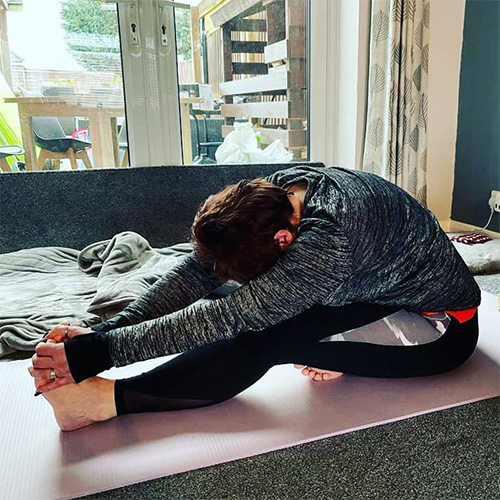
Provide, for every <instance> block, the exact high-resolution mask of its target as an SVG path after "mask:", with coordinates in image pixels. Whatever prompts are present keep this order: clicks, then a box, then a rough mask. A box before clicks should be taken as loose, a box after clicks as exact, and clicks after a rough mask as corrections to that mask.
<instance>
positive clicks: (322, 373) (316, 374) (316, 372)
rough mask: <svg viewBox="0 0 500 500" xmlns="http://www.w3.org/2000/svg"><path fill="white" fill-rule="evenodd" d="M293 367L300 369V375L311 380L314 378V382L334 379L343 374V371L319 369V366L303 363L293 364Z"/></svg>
mask: <svg viewBox="0 0 500 500" xmlns="http://www.w3.org/2000/svg"><path fill="white" fill-rule="evenodd" d="M293 367H294V368H297V370H301V373H302V375H304V376H305V377H309V378H310V379H311V380H314V381H316V382H323V381H326V380H334V379H336V378H339V377H342V375H344V374H343V373H340V372H332V371H329V370H320V369H319V368H311V367H310V366H304V365H293Z"/></svg>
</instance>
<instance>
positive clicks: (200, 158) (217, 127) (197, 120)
mask: <svg viewBox="0 0 500 500" xmlns="http://www.w3.org/2000/svg"><path fill="white" fill-rule="evenodd" d="M190 114H191V116H192V117H193V118H194V126H195V132H196V133H195V134H194V139H195V146H196V157H195V158H194V160H193V165H203V164H207V165H212V164H214V163H217V162H216V161H215V150H216V149H217V148H218V147H219V146H220V145H221V144H222V124H223V122H224V121H223V120H222V119H216V118H215V119H214V118H209V117H210V116H214V115H215V116H220V111H205V110H202V109H191V110H190ZM202 150H204V151H202Z"/></svg>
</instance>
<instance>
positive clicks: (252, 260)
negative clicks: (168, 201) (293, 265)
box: [191, 179, 293, 283]
mask: <svg viewBox="0 0 500 500" xmlns="http://www.w3.org/2000/svg"><path fill="white" fill-rule="evenodd" d="M292 214H293V206H292V204H291V203H290V201H289V199H288V193H287V191H286V190H285V189H283V188H280V187H278V186H275V185H274V184H271V183H270V182H267V181H265V180H263V179H254V180H243V181H240V182H238V184H232V185H230V186H226V187H225V188H224V189H222V190H221V191H220V192H218V193H216V194H214V195H212V196H210V197H209V198H208V199H207V200H206V201H205V203H204V204H203V205H202V206H201V207H200V208H199V209H198V212H197V214H196V217H195V219H194V223H193V226H192V229H191V242H192V243H193V246H194V249H195V252H196V253H197V255H198V257H199V258H200V259H201V261H202V262H203V263H204V264H205V265H207V266H211V267H213V269H214V270H215V273H216V275H217V276H218V277H220V278H222V279H231V280H234V281H237V282H239V283H246V282H248V281H250V280H251V279H253V278H255V277H256V276H258V275H259V274H261V273H262V272H264V271H266V270H267V269H269V268H270V267H271V266H272V265H273V264H274V263H275V262H276V260H277V259H278V257H279V255H280V249H279V246H278V245H277V244H276V242H275V241H274V235H275V234H276V232H277V231H279V230H280V229H289V230H291V231H293V226H292V225H291V224H290V217H291V216H292Z"/></svg>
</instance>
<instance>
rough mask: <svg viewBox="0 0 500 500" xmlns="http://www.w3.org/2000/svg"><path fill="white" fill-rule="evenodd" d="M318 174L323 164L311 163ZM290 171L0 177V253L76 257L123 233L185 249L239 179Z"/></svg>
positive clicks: (258, 168) (171, 169)
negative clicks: (208, 202) (59, 251)
mask: <svg viewBox="0 0 500 500" xmlns="http://www.w3.org/2000/svg"><path fill="white" fill-rule="evenodd" d="M309 165H314V166H324V165H323V164H321V163H309ZM290 166H292V165H291V164H272V165H270V164H268V165H231V166H212V165H210V166H202V165H200V166H186V167H183V166H164V167H141V168H128V169H102V170H93V171H89V170H77V171H62V172H60V171H57V172H55V171H44V172H26V173H12V174H11V173H7V174H2V175H0V221H1V224H0V253H6V252H13V251H16V250H20V249H23V248H35V247H43V246H63V247H69V248H76V249H81V248H83V247H84V246H86V245H88V244H90V243H93V242H95V241H101V240H104V239H107V238H111V237H112V236H113V235H114V234H117V233H119V232H121V231H134V232H136V233H139V234H141V235H142V236H144V237H145V238H146V239H147V240H148V241H149V242H150V244H151V245H152V246H153V247H156V248H159V247H165V246H169V245H173V244H175V243H180V242H184V241H187V239H188V236H189V229H190V226H191V223H192V221H193V217H194V214H195V212H196V209H197V207H198V205H199V204H200V203H201V202H203V201H204V200H205V199H206V198H207V197H208V196H209V195H210V194H213V193H215V192H217V191H218V190H219V189H221V188H222V187H224V186H225V185H227V184H231V183H234V182H237V181H239V180H241V179H253V178H256V177H263V176H266V175H269V174H271V173H273V172H275V171H276V170H281V169H284V168H289V167H290Z"/></svg>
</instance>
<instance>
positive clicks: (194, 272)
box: [116, 252, 224, 326]
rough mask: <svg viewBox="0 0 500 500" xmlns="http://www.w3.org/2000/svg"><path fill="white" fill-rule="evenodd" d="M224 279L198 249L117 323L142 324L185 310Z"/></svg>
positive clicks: (154, 286) (138, 300)
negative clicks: (220, 278) (215, 272)
mask: <svg viewBox="0 0 500 500" xmlns="http://www.w3.org/2000/svg"><path fill="white" fill-rule="evenodd" d="M223 283H224V282H223V281H221V280H219V279H218V278H217V277H216V276H215V274H214V273H213V272H211V271H209V270H208V269H207V268H206V267H205V266H204V265H203V264H202V263H201V262H200V261H199V259H198V258H197V257H196V254H195V253H194V252H192V253H190V254H189V255H187V256H186V257H183V258H182V259H180V262H179V263H177V264H176V265H175V266H174V267H173V268H172V269H171V270H169V271H168V272H167V273H166V274H165V275H164V276H162V277H161V278H160V279H159V280H158V281H157V282H156V283H155V284H154V285H153V286H152V287H151V288H150V289H149V290H148V291H147V292H146V293H144V294H143V295H142V296H141V297H139V298H138V299H137V300H135V301H134V302H132V303H131V304H129V305H128V306H127V307H126V308H125V309H124V310H123V311H122V312H120V314H119V315H118V316H119V317H120V318H123V319H120V321H119V322H118V324H117V325H116V326H124V325H125V324H127V323H126V322H128V324H129V325H135V324H137V323H142V322H143V321H147V320H150V319H154V318H158V317H160V316H165V315H167V314H171V313H173V312H175V311H178V310H180V309H183V308H184V307H186V306H188V305H189V304H192V303H193V302H195V301H197V300H198V299H200V298H202V297H204V296H205V295H207V294H208V293H210V292H212V291H213V290H215V289H216V288H218V287H219V286H221V285H222V284H223Z"/></svg>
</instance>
